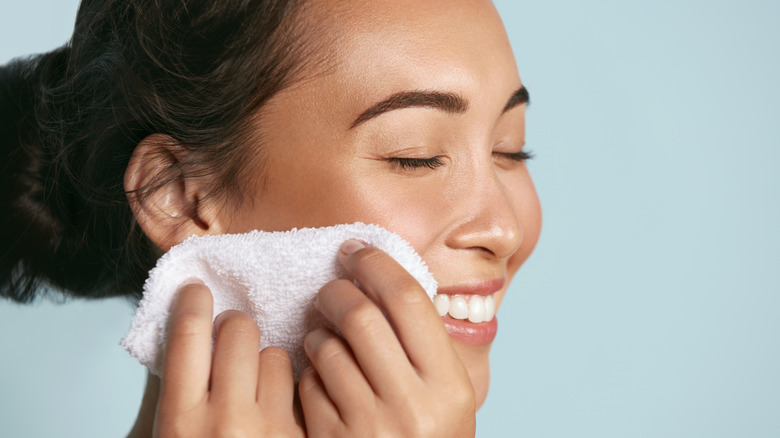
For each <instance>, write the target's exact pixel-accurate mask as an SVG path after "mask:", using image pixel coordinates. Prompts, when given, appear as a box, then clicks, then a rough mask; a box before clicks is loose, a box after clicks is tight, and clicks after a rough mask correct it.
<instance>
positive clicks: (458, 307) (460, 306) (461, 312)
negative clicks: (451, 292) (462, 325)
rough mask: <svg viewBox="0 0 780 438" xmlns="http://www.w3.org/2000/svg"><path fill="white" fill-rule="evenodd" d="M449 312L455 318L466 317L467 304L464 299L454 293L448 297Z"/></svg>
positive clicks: (467, 312)
mask: <svg viewBox="0 0 780 438" xmlns="http://www.w3.org/2000/svg"><path fill="white" fill-rule="evenodd" d="M449 314H450V316H451V317H453V318H455V319H466V318H468V317H469V304H468V303H467V302H466V299H465V298H463V297H461V296H459V295H455V296H453V297H452V298H450V309H449Z"/></svg>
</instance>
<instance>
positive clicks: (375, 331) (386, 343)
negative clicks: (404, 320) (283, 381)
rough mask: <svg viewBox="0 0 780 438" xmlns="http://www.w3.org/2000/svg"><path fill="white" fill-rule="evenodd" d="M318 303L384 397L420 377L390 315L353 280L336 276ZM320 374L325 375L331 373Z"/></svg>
mask: <svg viewBox="0 0 780 438" xmlns="http://www.w3.org/2000/svg"><path fill="white" fill-rule="evenodd" d="M316 306H317V310H319V312H320V313H322V315H323V316H325V318H326V319H328V320H329V321H330V322H331V323H333V325H335V326H336V327H337V328H338V329H339V331H340V332H341V333H342V334H343V335H344V338H345V339H346V340H347V343H348V344H349V348H350V349H351V351H352V353H353V354H354V357H355V359H356V360H357V363H358V365H359V367H360V369H361V370H362V372H363V374H364V375H365V377H366V378H367V379H368V382H369V383H370V385H371V388H372V389H373V391H374V392H375V393H376V394H377V395H379V396H380V397H381V398H387V396H388V395H390V394H395V393H396V392H398V391H399V390H400V389H401V388H403V387H404V386H402V385H399V382H403V383H404V384H407V383H409V382H411V381H412V379H417V378H418V376H417V374H416V372H415V371H414V369H413V368H412V366H411V364H410V363H409V359H408V358H407V356H406V352H404V349H403V348H402V347H401V344H400V343H399V341H398V338H397V337H396V334H395V333H394V332H393V329H392V327H390V323H389V322H388V321H387V318H385V316H384V314H383V313H382V311H381V310H380V309H379V307H377V305H376V304H375V303H374V302H372V301H371V299H370V298H368V297H367V296H366V295H365V294H364V293H363V292H362V291H361V290H360V289H358V288H357V287H356V286H355V285H354V284H353V283H352V282H351V281H348V280H343V279H342V280H336V281H332V282H330V283H328V284H326V285H325V286H323V287H322V289H320V292H319V294H318V296H317V301H316ZM305 345H306V344H304V346H305ZM334 350H335V348H333V349H331V350H329V351H334ZM328 359H329V360H333V358H328ZM318 371H319V368H318ZM320 376H321V378H323V379H325V378H326V377H328V376H329V374H325V373H320ZM326 383H327V382H326Z"/></svg>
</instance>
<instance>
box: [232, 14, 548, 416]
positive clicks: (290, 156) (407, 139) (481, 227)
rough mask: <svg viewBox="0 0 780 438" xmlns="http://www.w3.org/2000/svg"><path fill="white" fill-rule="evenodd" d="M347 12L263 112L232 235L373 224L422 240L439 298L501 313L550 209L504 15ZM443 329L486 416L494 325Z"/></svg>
mask: <svg viewBox="0 0 780 438" xmlns="http://www.w3.org/2000/svg"><path fill="white" fill-rule="evenodd" d="M339 3H341V2H337V1H332V2H314V5H315V6H313V7H314V8H315V9H320V8H322V9H321V10H319V11H318V10H312V11H308V12H307V13H309V14H312V15H311V16H310V17H311V18H313V17H314V16H315V15H317V14H318V12H319V13H321V14H322V16H323V17H325V16H330V17H331V18H330V19H329V20H330V21H323V20H316V19H312V20H311V21H312V22H313V23H315V24H316V26H319V29H318V31H319V32H321V33H323V34H330V35H334V34H335V35H337V37H336V42H335V43H334V45H333V47H335V48H332V49H331V50H332V53H329V54H328V55H329V56H328V62H327V65H328V66H327V68H324V67H323V64H322V63H320V64H318V65H319V68H320V70H318V71H316V72H313V73H312V72H310V73H312V74H309V75H307V78H308V79H307V80H304V81H301V82H297V83H296V84H295V85H294V86H293V87H291V88H288V89H286V90H285V91H283V92H281V93H279V94H278V95H276V96H275V97H274V98H273V99H272V100H271V101H270V103H269V104H268V105H267V106H266V107H265V108H264V109H263V111H262V114H261V116H260V117H259V118H258V121H257V122H258V133H259V134H260V138H261V139H262V141H261V143H262V145H263V146H262V152H261V154H260V156H259V160H258V162H259V163H262V165H259V166H258V167H257V170H256V172H257V178H256V186H254V187H252V188H250V189H249V194H248V196H247V198H249V199H248V201H247V202H246V203H245V204H244V205H243V207H242V209H241V210H240V211H239V214H238V215H233V216H232V218H231V221H230V222H229V225H228V226H227V228H226V231H227V232H236V233H237V232H244V231H248V230H252V229H261V230H266V231H277V230H288V229H290V228H293V227H299V228H300V227H320V226H328V225H335V224H341V223H352V222H358V221H360V222H364V223H371V224H377V225H380V226H382V227H384V228H386V229H388V230H390V231H393V232H395V233H397V234H399V235H400V236H401V237H403V238H404V239H406V240H407V241H408V242H409V243H411V245H412V246H413V247H414V248H415V249H416V250H417V251H418V252H419V253H420V255H421V256H422V258H423V259H424V260H425V262H426V263H427V265H428V267H429V268H430V270H431V272H432V273H433V274H434V276H435V277H436V279H437V280H438V282H439V285H440V293H447V294H463V295H465V296H466V298H467V299H468V296H469V295H473V294H483V295H484V294H492V295H493V297H494V299H495V302H496V307H500V304H501V301H502V299H503V297H504V294H505V292H506V288H507V285H508V284H509V281H510V280H511V279H512V277H513V275H514V274H515V272H516V271H517V270H518V268H519V267H520V265H521V264H522V263H523V262H524V261H525V260H526V259H527V258H528V256H529V254H530V253H531V251H532V249H533V248H534V245H535V244H536V241H537V238H538V236H539V231H540V226H541V211H540V206H539V200H538V198H537V195H536V192H535V189H534V186H533V183H532V181H531V177H530V176H529V174H528V170H527V169H526V166H525V164H524V163H523V162H522V161H518V160H516V159H513V158H512V156H511V154H517V153H518V152H520V151H521V149H522V147H523V144H524V137H525V104H524V103H522V99H519V101H520V103H519V104H515V105H513V104H512V103H517V101H518V99H517V97H518V96H522V93H518V90H520V89H521V87H522V84H521V82H520V77H519V75H518V72H517V68H516V66H515V61H514V57H513V55H512V51H511V48H510V46H509V42H508V40H507V37H506V34H505V31H504V28H503V25H502V23H501V21H500V19H499V17H498V14H497V13H496V11H495V9H494V7H493V5H492V3H490V2H489V1H482V0H474V1H458V2H451V1H431V0H428V1H425V2H420V1H417V0H409V1H399V0H391V1H376V0H372V1H370V2H353V3H358V4H357V5H355V4H352V5H348V6H344V5H340V4H339ZM328 8H330V9H328ZM325 9H328V10H327V11H326V10H325ZM333 17H338V18H337V19H333ZM317 68H318V67H316V66H315V67H312V69H315V70H316V69H317ZM391 97H394V98H391ZM513 97H514V99H513ZM388 98H391V99H390V100H389V101H388V100H387V99H388ZM382 102H384V104H381V103H382ZM378 104H379V105H378ZM434 157H435V159H433V160H431V159H432V158H434ZM443 319H444V321H445V325H446V326H447V329H448V331H449V333H450V335H451V338H452V341H453V344H454V345H455V348H456V350H457V352H458V353H459V355H460V357H461V359H462V360H463V363H464V365H465V366H466V368H467V370H468V372H469V375H470V377H471V380H472V383H473V385H474V389H475V393H476V396H477V402H478V404H479V405H481V404H482V402H483V401H484V399H485V396H486V395H487V388H488V383H489V364H488V353H489V350H490V345H491V342H492V340H493V337H494V336H495V327H496V325H495V321H492V322H483V323H471V322H468V321H456V320H454V319H453V318H450V317H448V316H445V317H444V318H443Z"/></svg>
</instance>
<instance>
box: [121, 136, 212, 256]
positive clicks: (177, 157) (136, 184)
mask: <svg viewBox="0 0 780 438" xmlns="http://www.w3.org/2000/svg"><path fill="white" fill-rule="evenodd" d="M188 154H189V151H188V150H187V149H185V148H184V147H182V145H181V144H179V143H178V142H176V141H175V140H174V139H173V138H171V137H169V136H166V135H161V134H153V135H150V136H148V137H146V138H144V139H143V140H142V141H141V142H140V143H138V145H137V146H136V148H135V150H134V151H133V155H132V156H131V158H130V162H129V164H128V165H127V169H126V170H125V177H124V185H125V193H126V194H127V199H128V202H129V203H130V208H131V209H132V210H133V214H134V215H135V217H136V220H137V221H138V224H139V225H140V226H141V228H142V229H143V230H144V233H146V235H147V236H148V237H149V238H150V239H151V240H152V242H154V243H155V245H157V246H158V247H159V248H160V249H162V250H163V251H168V250H169V249H170V248H171V247H172V246H174V245H177V244H179V243H181V242H182V241H184V239H186V238H187V237H190V236H192V235H193V234H196V235H203V234H218V233H219V232H220V230H219V227H218V226H217V221H216V218H214V217H209V212H208V211H207V210H206V209H204V208H203V206H202V205H201V200H202V199H204V198H205V195H206V193H205V192H204V189H205V187H203V184H202V183H201V182H200V181H197V180H196V179H195V178H191V177H188V176H187V174H186V172H184V168H183V166H182V163H183V160H184V159H185V158H186V157H187V155H188Z"/></svg>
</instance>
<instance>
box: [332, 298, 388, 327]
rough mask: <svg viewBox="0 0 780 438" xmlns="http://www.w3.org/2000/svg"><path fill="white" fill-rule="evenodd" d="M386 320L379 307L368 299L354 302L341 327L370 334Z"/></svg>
mask: <svg viewBox="0 0 780 438" xmlns="http://www.w3.org/2000/svg"><path fill="white" fill-rule="evenodd" d="M383 320H384V316H383V315H382V313H381V312H380V311H379V308H378V307H377V306H376V305H375V304H374V303H372V302H371V301H369V300H368V299H365V300H360V301H359V302H357V303H354V304H353V305H352V307H351V308H350V309H349V310H348V311H347V312H346V313H345V314H344V317H343V321H342V322H341V326H340V327H339V328H340V329H341V330H342V331H349V332H357V333H359V332H364V333H367V334H370V333H372V332H374V331H375V330H376V328H377V327H378V325H379V324H380V323H381V322H382V321H383Z"/></svg>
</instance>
